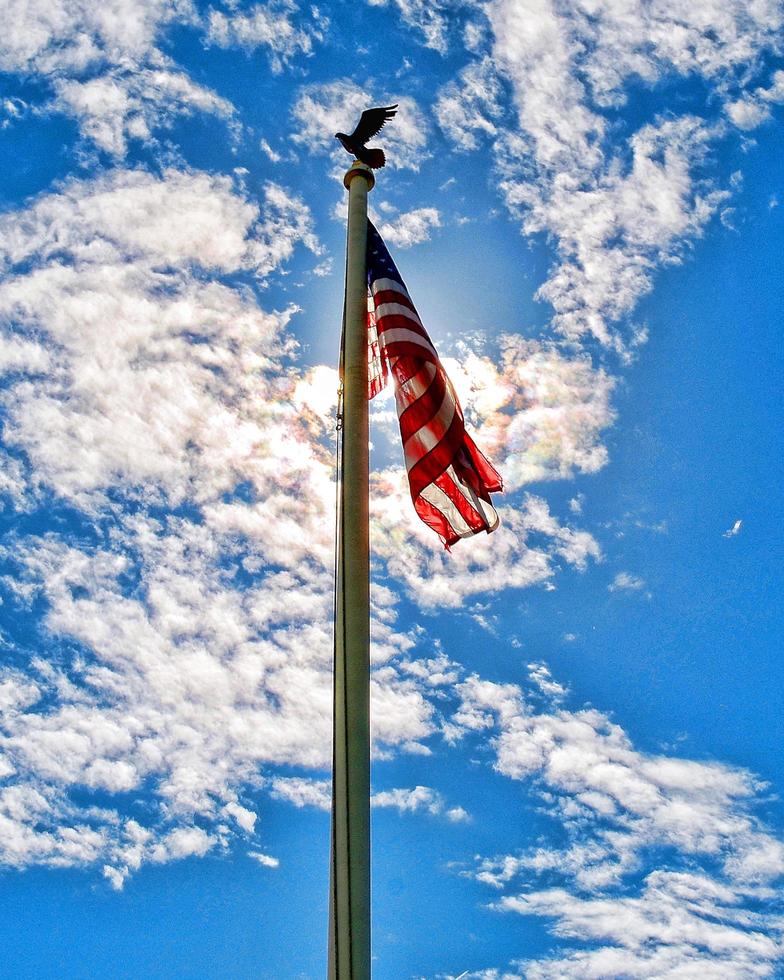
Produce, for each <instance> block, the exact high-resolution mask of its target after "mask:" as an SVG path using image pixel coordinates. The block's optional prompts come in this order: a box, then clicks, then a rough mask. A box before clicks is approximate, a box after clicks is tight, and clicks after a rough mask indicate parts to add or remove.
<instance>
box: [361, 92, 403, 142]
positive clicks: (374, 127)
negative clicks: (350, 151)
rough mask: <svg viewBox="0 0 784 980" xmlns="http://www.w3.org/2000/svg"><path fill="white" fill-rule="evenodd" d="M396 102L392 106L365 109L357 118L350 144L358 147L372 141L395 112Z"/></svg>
mask: <svg viewBox="0 0 784 980" xmlns="http://www.w3.org/2000/svg"><path fill="white" fill-rule="evenodd" d="M397 105H398V104H397V102H396V103H395V104H394V105H388V106H376V108H375V109H365V111H364V112H363V113H362V115H361V116H360V117H359V122H358V123H357V128H356V129H355V130H354V132H353V133H352V134H351V136H350V139H351V142H352V143H356V144H358V145H359V146H362V145H364V144H365V143H367V141H368V140H370V139H373V137H374V136H375V135H376V133H380V132H381V130H382V128H383V126H384V123H385V122H387V121H388V120H389V119H391V118H392V117H393V116H394V115H395V113H396V112H397Z"/></svg>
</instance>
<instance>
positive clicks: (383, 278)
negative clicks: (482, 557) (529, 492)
mask: <svg viewBox="0 0 784 980" xmlns="http://www.w3.org/2000/svg"><path fill="white" fill-rule="evenodd" d="M367 275H368V290H369V295H368V359H369V365H368V366H369V372H368V397H369V398H373V397H374V396H375V395H377V394H378V393H379V391H381V389H382V388H383V387H384V386H385V385H386V383H387V379H388V377H389V374H390V373H391V374H392V376H393V378H394V381H395V401H396V404H397V416H398V421H399V422H400V434H401V436H402V438H403V453H404V455H405V459H406V469H407V470H408V483H409V487H410V489H411V499H412V500H413V502H414V507H415V509H416V512H417V514H419V516H420V517H421V518H422V520H423V521H424V522H425V524H428V525H429V526H430V527H432V528H433V530H434V531H435V532H436V533H437V534H438V535H439V537H440V538H441V540H442V541H443V542H444V544H445V546H446V547H447V548H449V546H450V545H452V544H454V543H455V542H456V541H459V540H460V538H468V537H470V536H471V535H472V534H478V533H479V532H480V531H488V532H490V531H493V530H494V529H495V528H496V527H497V526H498V515H497V514H496V512H495V509H494V508H493V505H492V503H491V501H490V494H491V493H493V492H495V491H500V490H501V489H502V485H501V477H500V476H499V474H498V473H497V472H496V471H495V469H494V468H493V467H492V466H491V464H490V463H489V462H488V461H487V460H486V459H485V457H484V456H483V455H482V453H481V452H480V451H479V450H478V449H477V448H476V446H475V445H474V442H473V440H472V439H471V437H470V436H469V435H468V433H467V432H466V430H465V422H464V420H463V412H462V409H461V408H460V403H459V402H458V400H457V395H456V394H455V390H454V388H453V387H452V384H451V382H450V380H449V378H448V377H447V376H446V372H445V371H444V368H443V367H442V365H441V362H440V361H439V359H438V354H437V353H436V351H435V348H434V347H433V344H432V343H431V341H430V338H429V337H428V335H427V331H426V330H425V328H424V327H423V326H422V322H421V320H420V319H419V316H418V315H417V311H416V310H415V309H414V304H413V303H412V302H411V297H410V296H409V295H408V290H407V289H406V287H405V283H404V282H403V279H402V277H401V275H400V273H399V272H398V271H397V268H396V266H395V263H394V262H393V261H392V258H391V256H390V254H389V252H388V251H387V247H386V245H384V242H383V241H382V239H381V236H380V235H379V233H378V232H377V231H376V229H375V228H374V227H373V225H372V223H371V222H370V221H368V238H367Z"/></svg>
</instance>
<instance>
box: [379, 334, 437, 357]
mask: <svg viewBox="0 0 784 980" xmlns="http://www.w3.org/2000/svg"><path fill="white" fill-rule="evenodd" d="M381 336H382V339H383V342H384V344H395V343H398V344H399V343H401V342H402V343H409V344H418V345H419V346H420V347H424V349H425V350H426V351H430V353H431V354H432V355H433V357H435V358H436V360H438V354H436V351H435V347H433V345H432V344H429V343H428V342H427V341H426V340H425V338H424V337H423V336H422V335H421V334H418V333H414V331H413V330H407V329H406V328H405V327H394V328H393V329H391V330H384V329H383V327H382V329H381Z"/></svg>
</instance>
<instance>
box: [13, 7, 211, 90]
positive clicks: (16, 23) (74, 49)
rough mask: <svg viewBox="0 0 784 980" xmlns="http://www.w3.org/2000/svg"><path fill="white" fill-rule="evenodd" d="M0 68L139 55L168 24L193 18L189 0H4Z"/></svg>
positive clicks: (74, 65)
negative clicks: (101, 0) (97, 1)
mask: <svg viewBox="0 0 784 980" xmlns="http://www.w3.org/2000/svg"><path fill="white" fill-rule="evenodd" d="M3 6H4V13H5V17H4V18H3V19H4V23H5V24H6V30H4V31H3V36H2V39H0V69H2V70H3V71H5V72H9V73H13V72H24V73H25V74H30V75H32V74H41V75H58V74H66V73H73V74H76V73H80V72H83V71H85V70H86V69H88V68H90V67H92V66H95V65H103V64H105V63H107V62H110V63H113V64H121V63H123V62H124V61H134V62H136V61H140V60H141V59H143V58H145V57H146V56H147V55H148V54H149V52H150V51H151V50H152V49H153V48H154V45H155V41H156V38H157V36H158V34H159V32H160V31H161V30H162V29H163V28H164V27H165V26H166V25H168V24H172V23H193V22H194V21H195V19H196V11H195V8H194V6H193V4H192V3H191V0H108V2H107V3H103V4H101V5H100V6H97V5H96V4H94V3H91V2H89V0H6V2H5V3H4V5H3Z"/></svg>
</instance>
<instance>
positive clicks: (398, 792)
mask: <svg viewBox="0 0 784 980" xmlns="http://www.w3.org/2000/svg"><path fill="white" fill-rule="evenodd" d="M370 803H371V806H374V807H380V808H384V807H387V808H391V809H394V810H397V811H398V812H399V813H420V812H424V813H428V814H430V815H431V816H434V817H436V816H441V815H444V816H445V817H446V818H447V820H449V821H450V822H452V823H462V822H464V821H466V820H468V819H470V818H469V816H468V814H467V813H466V811H465V810H464V809H463V808H462V807H459V806H454V807H448V806H447V805H446V803H445V802H444V798H443V796H442V795H441V793H439V792H438V791H437V790H434V789H431V788H430V787H429V786H414V788H413V789H402V788H399V787H398V788H395V789H390V790H383V791H381V792H379V793H374V794H373V795H372V797H371V798H370Z"/></svg>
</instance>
